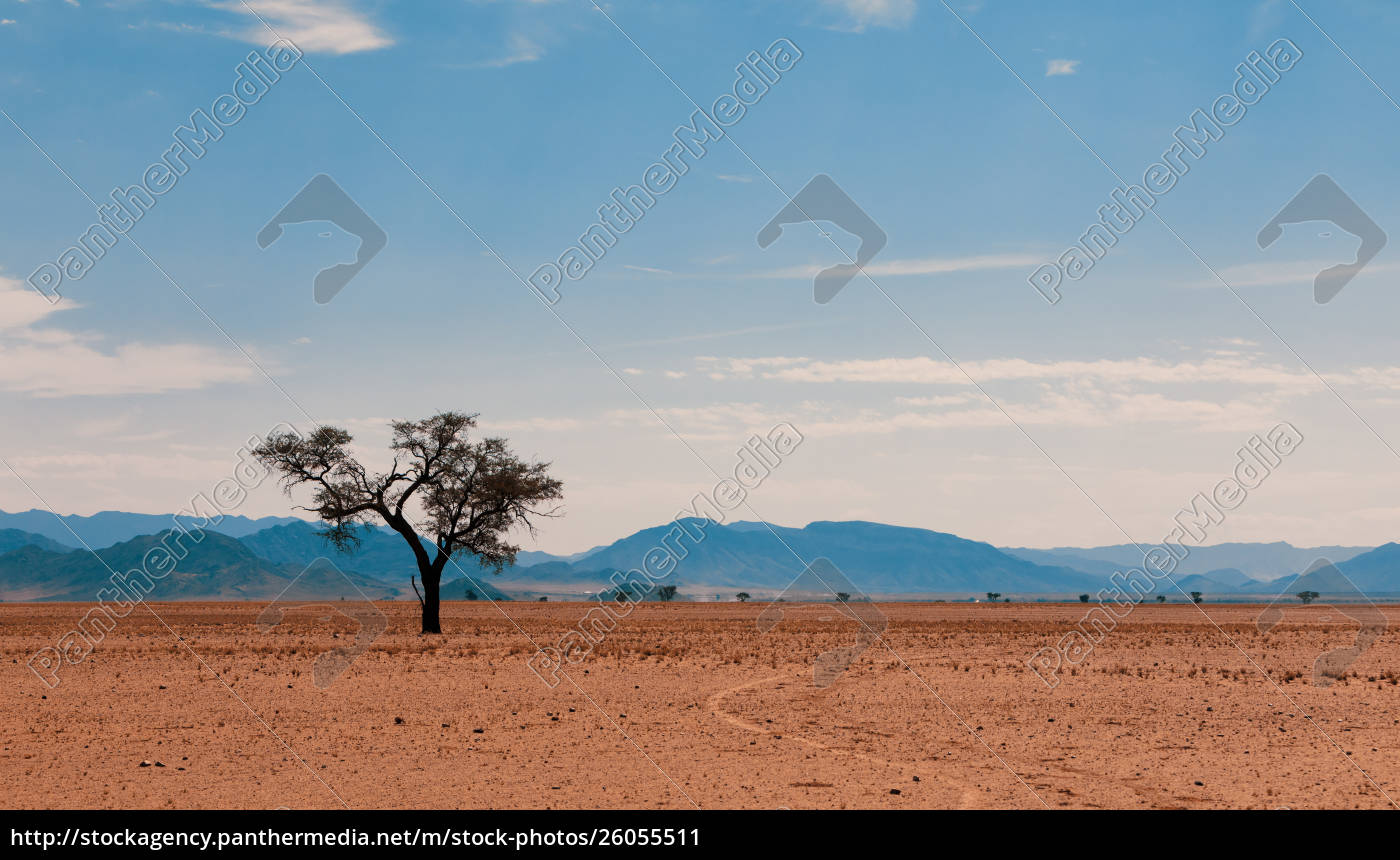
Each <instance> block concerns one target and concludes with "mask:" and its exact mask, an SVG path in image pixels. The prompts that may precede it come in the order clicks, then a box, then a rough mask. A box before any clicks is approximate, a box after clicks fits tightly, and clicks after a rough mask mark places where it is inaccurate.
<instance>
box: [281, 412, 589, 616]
mask: <svg viewBox="0 0 1400 860" xmlns="http://www.w3.org/2000/svg"><path fill="white" fill-rule="evenodd" d="M475 427H476V415H474V414H473V415H467V414H465V413H461V412H443V413H440V414H438V415H434V416H432V417H431V418H424V419H423V420H421V421H395V422H393V423H392V424H390V428H391V429H392V430H393V438H392V440H391V441H390V443H389V448H390V450H391V451H392V452H393V463H392V464H391V465H390V467H389V470H388V471H387V472H375V473H371V472H370V471H368V470H367V469H366V468H365V467H364V466H362V465H360V463H359V461H358V460H356V459H355V457H354V456H353V455H352V454H351V453H350V450H349V449H350V443H351V441H352V437H351V435H350V434H349V433H348V432H346V431H345V430H342V429H340V428H339V427H325V426H323V427H317V428H316V429H315V430H313V431H311V433H309V434H308V435H307V436H305V437H302V436H299V435H298V434H296V433H293V432H287V433H276V434H272V435H271V436H269V437H268V438H267V439H266V440H265V441H264V442H263V444H261V445H259V446H258V447H257V448H255V449H254V450H253V454H254V456H256V457H257V458H258V460H259V461H260V462H262V464H263V465H264V466H266V467H267V468H268V469H269V470H271V471H274V472H276V473H278V474H279V475H281V482H282V486H283V489H285V490H286V491H287V494H288V495H290V494H291V492H292V490H293V489H294V488H295V487H298V486H301V485H302V484H308V485H310V486H311V487H312V488H313V489H314V493H313V496H312V503H311V505H310V506H306V507H302V508H301V510H306V511H310V512H311V513H313V514H315V515H316V516H318V517H320V518H321V519H322V520H323V521H325V522H326V523H327V524H329V526H330V527H329V528H328V529H326V530H325V531H323V532H321V534H322V535H323V536H324V537H326V539H327V540H329V541H330V542H331V543H332V544H333V545H334V546H335V547H336V548H337V549H340V550H342V551H349V550H353V549H354V548H355V547H357V546H358V545H359V543H360V536H359V534H358V532H359V529H360V527H361V526H364V525H368V524H369V523H372V522H373V521H375V520H376V519H378V520H382V521H383V522H384V524H385V525H387V526H388V527H389V528H391V529H393V530H394V531H395V532H397V533H398V534H399V535H400V536H402V537H403V539H404V540H405V541H406V542H407V543H408V546H409V549H411V550H412V551H413V557H414V559H415V560H416V561H417V563H418V574H419V578H420V579H422V580H423V593H422V594H421V595H419V598H418V599H419V602H420V603H421V604H422V607H423V632H424V633H441V632H442V623H441V621H440V620H439V617H438V609H439V594H438V586H439V585H440V584H441V582H442V573H443V571H444V570H445V569H446V568H447V565H448V564H449V562H451V561H452V559H453V558H454V557H464V556H467V555H472V556H475V557H476V560H477V562H478V563H479V564H480V565H481V566H482V567H484V568H491V569H493V570H494V571H495V572H497V573H500V571H501V570H502V569H503V568H505V567H506V566H507V565H511V564H514V563H515V554H516V553H517V552H519V551H520V547H518V546H515V545H514V544H511V543H510V542H509V541H508V540H507V535H508V533H509V532H510V531H511V530H512V529H515V528H518V527H522V526H523V527H524V528H525V529H527V530H528V531H529V532H530V533H531V534H534V533H535V520H536V519H537V518H539V517H553V516H558V515H559V508H558V507H557V506H549V507H545V506H546V505H549V503H551V502H554V501H557V500H558V499H561V498H563V490H564V485H563V484H562V483H560V482H559V481H558V480H556V479H555V478H553V477H551V476H550V474H549V464H548V463H527V462H525V461H524V460H521V459H519V458H518V457H516V456H515V455H514V454H513V453H511V451H510V449H509V447H507V444H506V440H505V439H500V438H495V437H486V438H483V439H480V440H478V441H474V442H473V441H471V440H470V439H469V433H470V431H471V430H472V429H473V428H475ZM417 589H418V586H417V585H416V584H415V585H414V591H415V592H416V591H417Z"/></svg>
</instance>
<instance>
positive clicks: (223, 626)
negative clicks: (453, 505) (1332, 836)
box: [0, 601, 1400, 809]
mask: <svg viewBox="0 0 1400 860" xmlns="http://www.w3.org/2000/svg"><path fill="white" fill-rule="evenodd" d="M379 606H380V608H381V609H382V610H383V611H384V612H385V613H386V614H387V615H388V616H389V626H388V629H387V630H386V631H385V632H384V633H383V634H382V635H380V636H379V637H378V638H377V639H376V640H375V641H374V642H373V644H372V645H371V647H370V648H369V649H368V651H367V652H366V653H364V654H363V655H361V656H360V657H359V658H358V660H356V661H355V662H354V663H353V665H351V666H350V667H349V669H348V670H347V671H345V672H344V673H343V674H341V675H340V676H339V677H338V678H336V679H335V680H334V681H333V682H332V683H330V684H329V686H327V687H325V688H324V689H322V688H319V687H318V686H317V685H316V683H315V682H314V681H313V675H312V667H313V663H314V661H315V660H316V658H317V657H318V655H320V654H322V653H324V652H326V651H327V650H329V649H331V648H333V647H336V646H338V645H342V644H344V643H345V642H346V641H349V640H350V638H351V634H352V633H353V630H354V622H352V621H351V620H350V619H349V618H348V617H345V616H344V615H342V614H340V613H338V612H333V611H330V608H329V607H327V608H322V609H314V608H313V609H301V610H294V611H292V612H290V613H289V614H288V615H287V617H286V619H285V621H283V623H281V624H278V625H276V626H274V627H273V628H272V629H271V630H270V631H267V632H263V631H262V630H261V629H260V628H259V626H258V624H257V620H258V616H259V613H260V612H261V611H262V609H263V607H262V605H260V604H252V603H246V604H245V603H165V604H154V605H153V610H154V612H155V613H156V614H158V615H159V619H157V618H156V617H154V616H153V615H152V613H150V612H147V611H145V610H144V609H141V608H138V609H136V610H135V611H134V612H133V613H132V614H131V615H130V616H128V617H127V618H125V619H123V620H121V622H120V623H119V625H118V626H117V628H116V629H115V630H114V631H112V632H111V633H109V634H108V635H107V636H106V639H105V641H103V642H102V643H100V644H99V645H98V647H97V648H96V649H95V650H94V651H93V653H92V654H91V655H89V656H88V657H87V659H86V660H84V661H82V662H81V663H79V664H78V665H69V666H64V667H63V668H62V669H61V670H60V676H61V677H60V682H59V683H58V685H57V686H56V687H54V688H52V689H50V688H48V687H46V686H45V685H44V684H43V683H41V682H40V681H39V679H38V678H37V677H36V676H35V674H34V673H33V672H32V671H31V669H30V668H29V667H28V666H27V665H26V661H27V660H28V659H29V658H30V656H31V655H32V654H33V653H34V652H35V651H36V650H38V649H39V648H41V647H43V646H46V645H51V644H53V643H54V642H55V641H57V640H58V639H59V638H60V637H61V636H62V635H63V634H64V633H65V632H66V631H68V630H69V629H71V628H72V627H73V626H74V624H75V623H76V622H77V620H78V619H79V618H81V617H82V615H83V613H84V612H85V611H86V609H87V607H86V606H84V605H81V604H29V605H13V604H9V605H3V606H0V647H2V648H3V652H4V653H3V656H4V658H5V659H4V660H3V664H0V665H3V666H4V675H3V683H4V684H5V687H6V689H8V690H9V691H10V694H9V695H7V696H6V697H5V698H4V705H3V707H4V712H3V723H2V724H0V762H3V765H0V781H3V790H4V791H5V794H6V796H7V797H8V798H11V802H12V803H13V804H15V805H17V806H21V807H31V808H52V807H70V808H71V807H122V808H132V807H137V808H190V807H201V808H203V807H238V808H252V809H269V808H278V807H288V808H292V809H297V808H312V807H315V808H323V807H339V806H341V804H342V803H343V804H345V805H348V806H350V807H356V808H362V807H454V808H455V807H461V808H469V807H470V808H518V807H524V808H689V807H690V806H691V805H692V804H694V805H696V806H699V807H702V808H741V809H749V808H752V809H774V808H784V807H786V808H793V809H801V808H813V807H819V808H950V807H951V808H965V807H1026V808H1039V807H1041V806H1042V805H1045V806H1049V807H1052V808H1058V807H1112V808H1178V807H1185V808H1198V807H1249V808H1280V807H1289V808H1312V807H1334V808H1353V807H1362V808H1371V807H1389V806H1391V805H1392V804H1391V801H1390V799H1389V798H1400V685H1397V680H1400V676H1397V675H1396V674H1395V673H1394V671H1392V670H1393V668H1394V667H1395V666H1396V665H1397V656H1400V653H1398V652H1400V649H1398V648H1397V645H1396V642H1395V637H1394V636H1392V635H1382V636H1381V637H1380V639H1379V640H1378V641H1377V642H1376V643H1375V644H1374V645H1373V646H1371V647H1369V648H1368V649H1367V650H1365V651H1364V652H1363V653H1361V654H1360V656H1359V657H1358V658H1357V659H1356V660H1355V661H1354V663H1352V664H1351V665H1350V666H1349V667H1348V668H1347V670H1346V672H1345V675H1344V677H1342V678H1340V679H1339V680H1336V681H1335V682H1333V683H1330V684H1328V685H1326V686H1322V685H1319V684H1317V683H1315V679H1314V675H1313V666H1314V661H1315V660H1316V658H1317V657H1318V655H1320V654H1322V653H1324V652H1326V651H1329V650H1331V649H1336V648H1342V647H1347V646H1350V645H1351V644H1352V643H1353V641H1354V640H1355V635H1356V629H1357V624H1356V623H1355V622H1353V621H1351V620H1350V619H1349V618H1348V617H1346V615H1345V614H1342V613H1338V612H1337V611H1336V610H1335V609H1334V608H1332V607H1329V606H1322V605H1313V606H1308V607H1304V606H1299V605H1293V606H1289V607H1286V608H1285V610H1284V616H1283V619H1282V621H1281V622H1280V623H1278V624H1277V625H1276V626H1274V627H1273V628H1272V629H1270V630H1269V631H1268V632H1261V631H1260V629H1259V627H1258V625H1257V624H1256V617H1257V616H1258V614H1259V612H1260V610H1261V608H1262V607H1261V606H1257V605H1255V606H1251V605H1220V606H1211V605H1208V604H1207V605H1204V606H1202V607H1199V608H1198V607H1194V606H1191V605H1188V604H1168V605H1155V604H1152V605H1148V604H1144V605H1141V606H1138V607H1137V608H1136V609H1135V610H1134V612H1133V613H1132V614H1131V615H1130V616H1129V617H1128V618H1127V619H1126V621H1124V622H1123V623H1122V624H1121V625H1120V626H1119V627H1118V629H1116V630H1115V631H1113V632H1112V633H1110V634H1109V635H1108V636H1107V637H1106V638H1105V639H1104V641H1103V642H1102V643H1100V644H1099V645H1098V647H1097V648H1096V649H1095V650H1094V652H1093V653H1092V654H1091V655H1089V656H1088V657H1087V659H1085V660H1084V661H1083V662H1082V663H1080V665H1078V666H1077V667H1073V668H1071V667H1069V666H1065V667H1064V669H1063V671H1062V672H1061V683H1060V685H1059V686H1058V687H1057V688H1055V689H1051V688H1049V687H1048V686H1046V685H1045V684H1044V683H1042V682H1041V681H1040V680H1039V679H1038V678H1037V677H1036V676H1035V675H1034V674H1032V673H1031V672H1030V671H1029V670H1028V669H1027V667H1026V660H1027V659H1028V658H1029V657H1030V655H1031V654H1033V653H1034V652H1035V651H1036V650H1037V649H1039V648H1041V647H1043V646H1046V645H1050V644H1053V643H1054V642H1055V641H1056V640H1057V639H1059V638H1060V637H1061V636H1062V635H1063V634H1064V633H1066V632H1067V631H1069V630H1070V629H1072V628H1073V626H1074V625H1075V624H1076V623H1077V622H1078V621H1079V620H1080V618H1081V617H1082V616H1083V611H1084V609H1085V607H1082V606H1080V605H1078V604H1034V603H1012V604H912V603H911V604H879V605H878V608H879V610H880V611H881V612H883V613H884V614H885V615H886V616H888V618H889V628H888V630H887V631H886V633H885V638H884V643H880V644H876V645H875V646H873V647H871V648H870V649H869V650H866V651H865V652H864V653H863V654H861V655H860V656H859V657H858V658H857V659H856V660H855V662H854V663H853V665H852V666H851V668H850V669H849V670H847V671H845V672H844V673H841V674H840V675H838V676H837V677H836V679H835V681H834V682H833V683H831V684H830V686H827V687H825V688H819V687H817V686H815V685H814V683H813V677H812V661H813V658H814V657H815V656H816V655H817V654H818V653H819V652H822V651H826V650H828V649H832V648H837V647H841V646H844V645H850V644H854V643H856V642H857V641H858V639H859V636H858V628H857V625H856V624H855V622H854V621H853V620H852V619H851V618H849V617H847V616H845V615H843V614H842V613H841V612H840V611H839V610H838V609H837V608H836V607H835V606H834V605H833V606H802V605H796V604H794V605H793V606H792V607H791V608H790V610H789V611H788V612H787V613H786V617H784V619H783V620H782V623H780V624H779V625H778V626H777V627H776V628H775V629H773V630H772V631H771V632H768V633H762V632H760V631H759V629H758V625H757V624H756V619H757V618H758V616H759V613H760V612H762V610H763V608H764V603H763V602H760V601H756V602H754V603H749V604H738V603H729V604H695V603H674V604H661V603H647V604H641V605H640V606H639V607H638V608H637V609H636V610H635V611H634V612H632V614H631V615H630V616H629V617H628V618H626V619H625V620H624V621H623V622H622V623H621V624H620V625H619V626H618V627H617V628H616V629H614V630H613V631H612V632H611V633H610V634H609V635H608V636H607V637H606V638H605V640H604V641H603V642H602V644H601V645H600V646H598V648H597V649H596V650H595V651H594V653H593V654H592V655H590V656H589V657H588V658H587V659H586V660H584V661H583V662H582V663H580V664H579V665H577V666H574V667H571V668H570V672H569V674H570V677H571V678H572V682H570V681H569V680H563V681H562V682H561V683H559V684H558V686H556V687H554V688H552V689H551V688H550V687H548V686H547V685H546V684H544V683H542V682H541V680H540V678H538V677H537V676H536V675H535V674H534V672H532V671H531V669H530V667H529V665H528V664H527V660H528V659H529V658H530V656H531V654H532V653H534V647H533V646H532V645H531V644H530V641H529V639H527V634H528V637H531V638H533V639H534V640H535V641H536V642H538V643H540V644H546V643H553V642H555V641H556V640H558V639H559V637H560V636H561V635H563V634H564V633H565V632H566V631H567V630H568V629H569V628H572V627H575V626H577V625H578V623H579V620H580V618H581V617H582V615H583V614H584V613H585V612H586V611H587V609H588V608H589V607H588V605H587V604H582V603H528V604H526V603H512V604H505V605H503V608H504V609H505V610H506V612H508V613H509V615H510V617H509V618H507V617H505V615H503V614H502V612H501V611H500V610H499V609H497V608H495V607H493V606H492V605H491V604H489V603H485V602H476V603H463V602H449V603H445V604H444V605H443V613H442V616H443V628H444V630H445V631H446V633H445V634H444V635H441V636H422V635H420V633H419V629H418V622H419V618H418V607H417V605H416V604H414V603H412V602H402V601H401V602H392V603H381V604H379ZM1202 610H1204V614H1202ZM1384 611H1385V612H1386V615H1387V617H1388V619H1389V622H1390V624H1391V625H1392V626H1393V625H1394V624H1395V623H1396V622H1400V607H1385V608H1384ZM1207 616H1208V618H1207ZM167 625H168V626H167ZM517 625H518V626H517ZM1216 625H1218V629H1217V627H1216ZM1231 640H1233V642H1234V643H1235V644H1232V643H1231ZM886 643H887V645H888V647H884V645H885V644H886ZM1236 645H1237V646H1238V647H1236ZM1261 670H1263V671H1264V672H1267V673H1268V675H1269V676H1270V678H1272V680H1270V679H1269V678H1266V677H1264V675H1263V674H1262V673H1261ZM215 672H217V674H218V677H216V676H215V675H214V673H215ZM225 684H226V685H227V689H225V688H224V685H225ZM143 763H146V764H145V766H143Z"/></svg>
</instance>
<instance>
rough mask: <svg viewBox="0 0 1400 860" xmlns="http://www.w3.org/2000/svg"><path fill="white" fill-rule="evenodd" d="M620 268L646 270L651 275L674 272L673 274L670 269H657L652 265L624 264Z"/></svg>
mask: <svg viewBox="0 0 1400 860" xmlns="http://www.w3.org/2000/svg"><path fill="white" fill-rule="evenodd" d="M622 268H624V269H631V270H632V271H634V272H647V273H648V274H652V275H674V274H675V272H673V271H671V270H670V269H658V268H655V267H653V266H631V265H624V266H623V267H622Z"/></svg>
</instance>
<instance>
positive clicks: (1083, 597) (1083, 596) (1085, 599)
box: [1079, 594, 1089, 603]
mask: <svg viewBox="0 0 1400 860" xmlns="http://www.w3.org/2000/svg"><path fill="white" fill-rule="evenodd" d="M1079 602H1080V603H1088V602H1089V595H1087V594H1081V595H1079Z"/></svg>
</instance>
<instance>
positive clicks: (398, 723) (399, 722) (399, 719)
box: [394, 717, 403, 726]
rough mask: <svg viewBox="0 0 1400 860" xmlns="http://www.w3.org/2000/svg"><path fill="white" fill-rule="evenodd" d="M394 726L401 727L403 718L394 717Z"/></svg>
mask: <svg viewBox="0 0 1400 860" xmlns="http://www.w3.org/2000/svg"><path fill="white" fill-rule="evenodd" d="M394 725H396V726H401V725H403V717H394Z"/></svg>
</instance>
